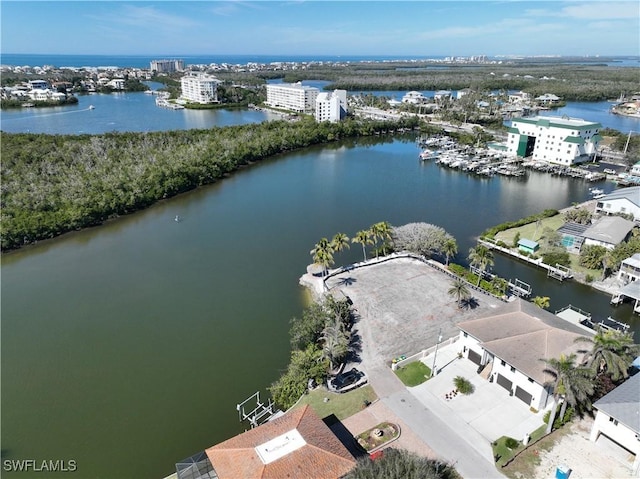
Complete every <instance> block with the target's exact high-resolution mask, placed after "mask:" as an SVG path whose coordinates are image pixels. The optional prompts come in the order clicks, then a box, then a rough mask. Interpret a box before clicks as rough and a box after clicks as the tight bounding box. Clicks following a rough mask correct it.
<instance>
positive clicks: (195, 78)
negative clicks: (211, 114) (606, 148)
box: [180, 72, 220, 104]
mask: <svg viewBox="0 0 640 479" xmlns="http://www.w3.org/2000/svg"><path fill="white" fill-rule="evenodd" d="M218 83H220V80H218V79H217V78H215V77H213V76H211V75H207V74H205V73H199V72H191V73H189V74H188V75H185V76H183V77H182V78H181V79H180V86H181V88H182V94H181V98H182V99H184V100H186V101H188V102H192V103H202V104H207V103H217V102H218Z"/></svg>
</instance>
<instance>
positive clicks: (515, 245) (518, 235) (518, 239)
mask: <svg viewBox="0 0 640 479" xmlns="http://www.w3.org/2000/svg"><path fill="white" fill-rule="evenodd" d="M518 241H520V232H519V231H518V232H517V233H516V235H515V236H514V237H513V247H514V248H517V247H518Z"/></svg>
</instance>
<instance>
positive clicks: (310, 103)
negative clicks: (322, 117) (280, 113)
mask: <svg viewBox="0 0 640 479" xmlns="http://www.w3.org/2000/svg"><path fill="white" fill-rule="evenodd" d="M318 93H319V90H318V89H317V88H315V87H311V86H306V85H303V84H302V83H300V82H298V83H277V84H269V85H267V101H266V102H265V103H266V104H267V105H269V106H272V107H274V108H282V109H284V110H291V111H295V112H299V113H312V112H314V111H315V108H316V98H317V97H318Z"/></svg>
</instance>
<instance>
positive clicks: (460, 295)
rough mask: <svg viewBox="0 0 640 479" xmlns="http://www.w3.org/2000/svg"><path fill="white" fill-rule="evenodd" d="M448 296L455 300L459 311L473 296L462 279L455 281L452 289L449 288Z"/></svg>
mask: <svg viewBox="0 0 640 479" xmlns="http://www.w3.org/2000/svg"><path fill="white" fill-rule="evenodd" d="M447 294H449V296H453V298H455V300H456V303H457V304H458V309H460V308H461V307H462V302H463V301H464V300H465V299H468V298H469V296H471V293H470V292H469V288H467V283H466V282H465V281H464V280H463V279H462V278H456V279H454V280H453V282H452V283H451V288H449V291H447Z"/></svg>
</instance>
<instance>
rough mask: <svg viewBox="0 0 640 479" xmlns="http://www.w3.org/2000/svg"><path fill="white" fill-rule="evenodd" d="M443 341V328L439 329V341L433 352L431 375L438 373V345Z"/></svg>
mask: <svg viewBox="0 0 640 479" xmlns="http://www.w3.org/2000/svg"><path fill="white" fill-rule="evenodd" d="M441 341H442V328H440V329H439V330H438V342H437V343H436V350H435V352H434V353H433V368H431V377H433V376H435V375H436V358H437V357H438V346H440V342H441Z"/></svg>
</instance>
